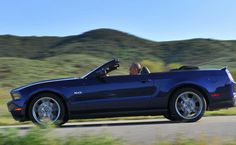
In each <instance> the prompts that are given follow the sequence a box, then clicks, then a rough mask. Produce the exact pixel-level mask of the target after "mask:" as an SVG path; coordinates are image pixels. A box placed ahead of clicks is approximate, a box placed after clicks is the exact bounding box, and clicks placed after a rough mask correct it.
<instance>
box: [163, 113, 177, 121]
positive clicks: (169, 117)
mask: <svg viewBox="0 0 236 145" xmlns="http://www.w3.org/2000/svg"><path fill="white" fill-rule="evenodd" d="M163 116H164V117H165V118H166V119H168V120H170V121H177V119H176V118H175V116H172V114H171V113H170V112H167V113H166V114H164V115H163Z"/></svg>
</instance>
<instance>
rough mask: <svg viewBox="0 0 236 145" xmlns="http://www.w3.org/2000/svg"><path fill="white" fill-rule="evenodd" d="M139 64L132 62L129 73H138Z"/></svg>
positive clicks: (139, 69)
mask: <svg viewBox="0 0 236 145" xmlns="http://www.w3.org/2000/svg"><path fill="white" fill-rule="evenodd" d="M140 72H141V65H140V64H139V63H135V62H134V63H132V64H131V65H130V68H129V74H130V75H140Z"/></svg>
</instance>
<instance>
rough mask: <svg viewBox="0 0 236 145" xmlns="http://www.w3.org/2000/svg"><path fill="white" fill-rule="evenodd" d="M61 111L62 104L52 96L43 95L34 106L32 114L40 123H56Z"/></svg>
mask: <svg viewBox="0 0 236 145" xmlns="http://www.w3.org/2000/svg"><path fill="white" fill-rule="evenodd" d="M60 113H61V109H60V105H59V104H58V102H57V101H56V100H55V99H53V98H51V97H42V98H40V99H39V100H37V101H36V102H35V103H34V105H33V108H32V115H33V117H34V119H35V120H36V121H37V123H39V124H47V123H54V122H55V121H57V119H58V118H59V116H60Z"/></svg>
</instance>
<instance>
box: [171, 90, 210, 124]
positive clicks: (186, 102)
mask: <svg viewBox="0 0 236 145" xmlns="http://www.w3.org/2000/svg"><path fill="white" fill-rule="evenodd" d="M169 105H170V106H169V107H170V108H169V109H170V113H171V116H173V118H174V120H176V121H184V122H195V121H198V120H199V119H201V117H202V116H203V115H204V113H205V110H206V101H205V98H204V96H203V94H202V93H201V92H199V91H198V90H196V89H193V88H184V89H180V90H178V91H177V92H176V93H174V95H173V96H172V98H171V101H170V104H169Z"/></svg>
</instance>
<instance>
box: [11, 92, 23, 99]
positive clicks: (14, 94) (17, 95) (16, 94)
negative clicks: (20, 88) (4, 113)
mask: <svg viewBox="0 0 236 145" xmlns="http://www.w3.org/2000/svg"><path fill="white" fill-rule="evenodd" d="M11 96H12V99H13V100H16V99H20V97H21V95H20V94H19V93H12V94H11Z"/></svg>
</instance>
